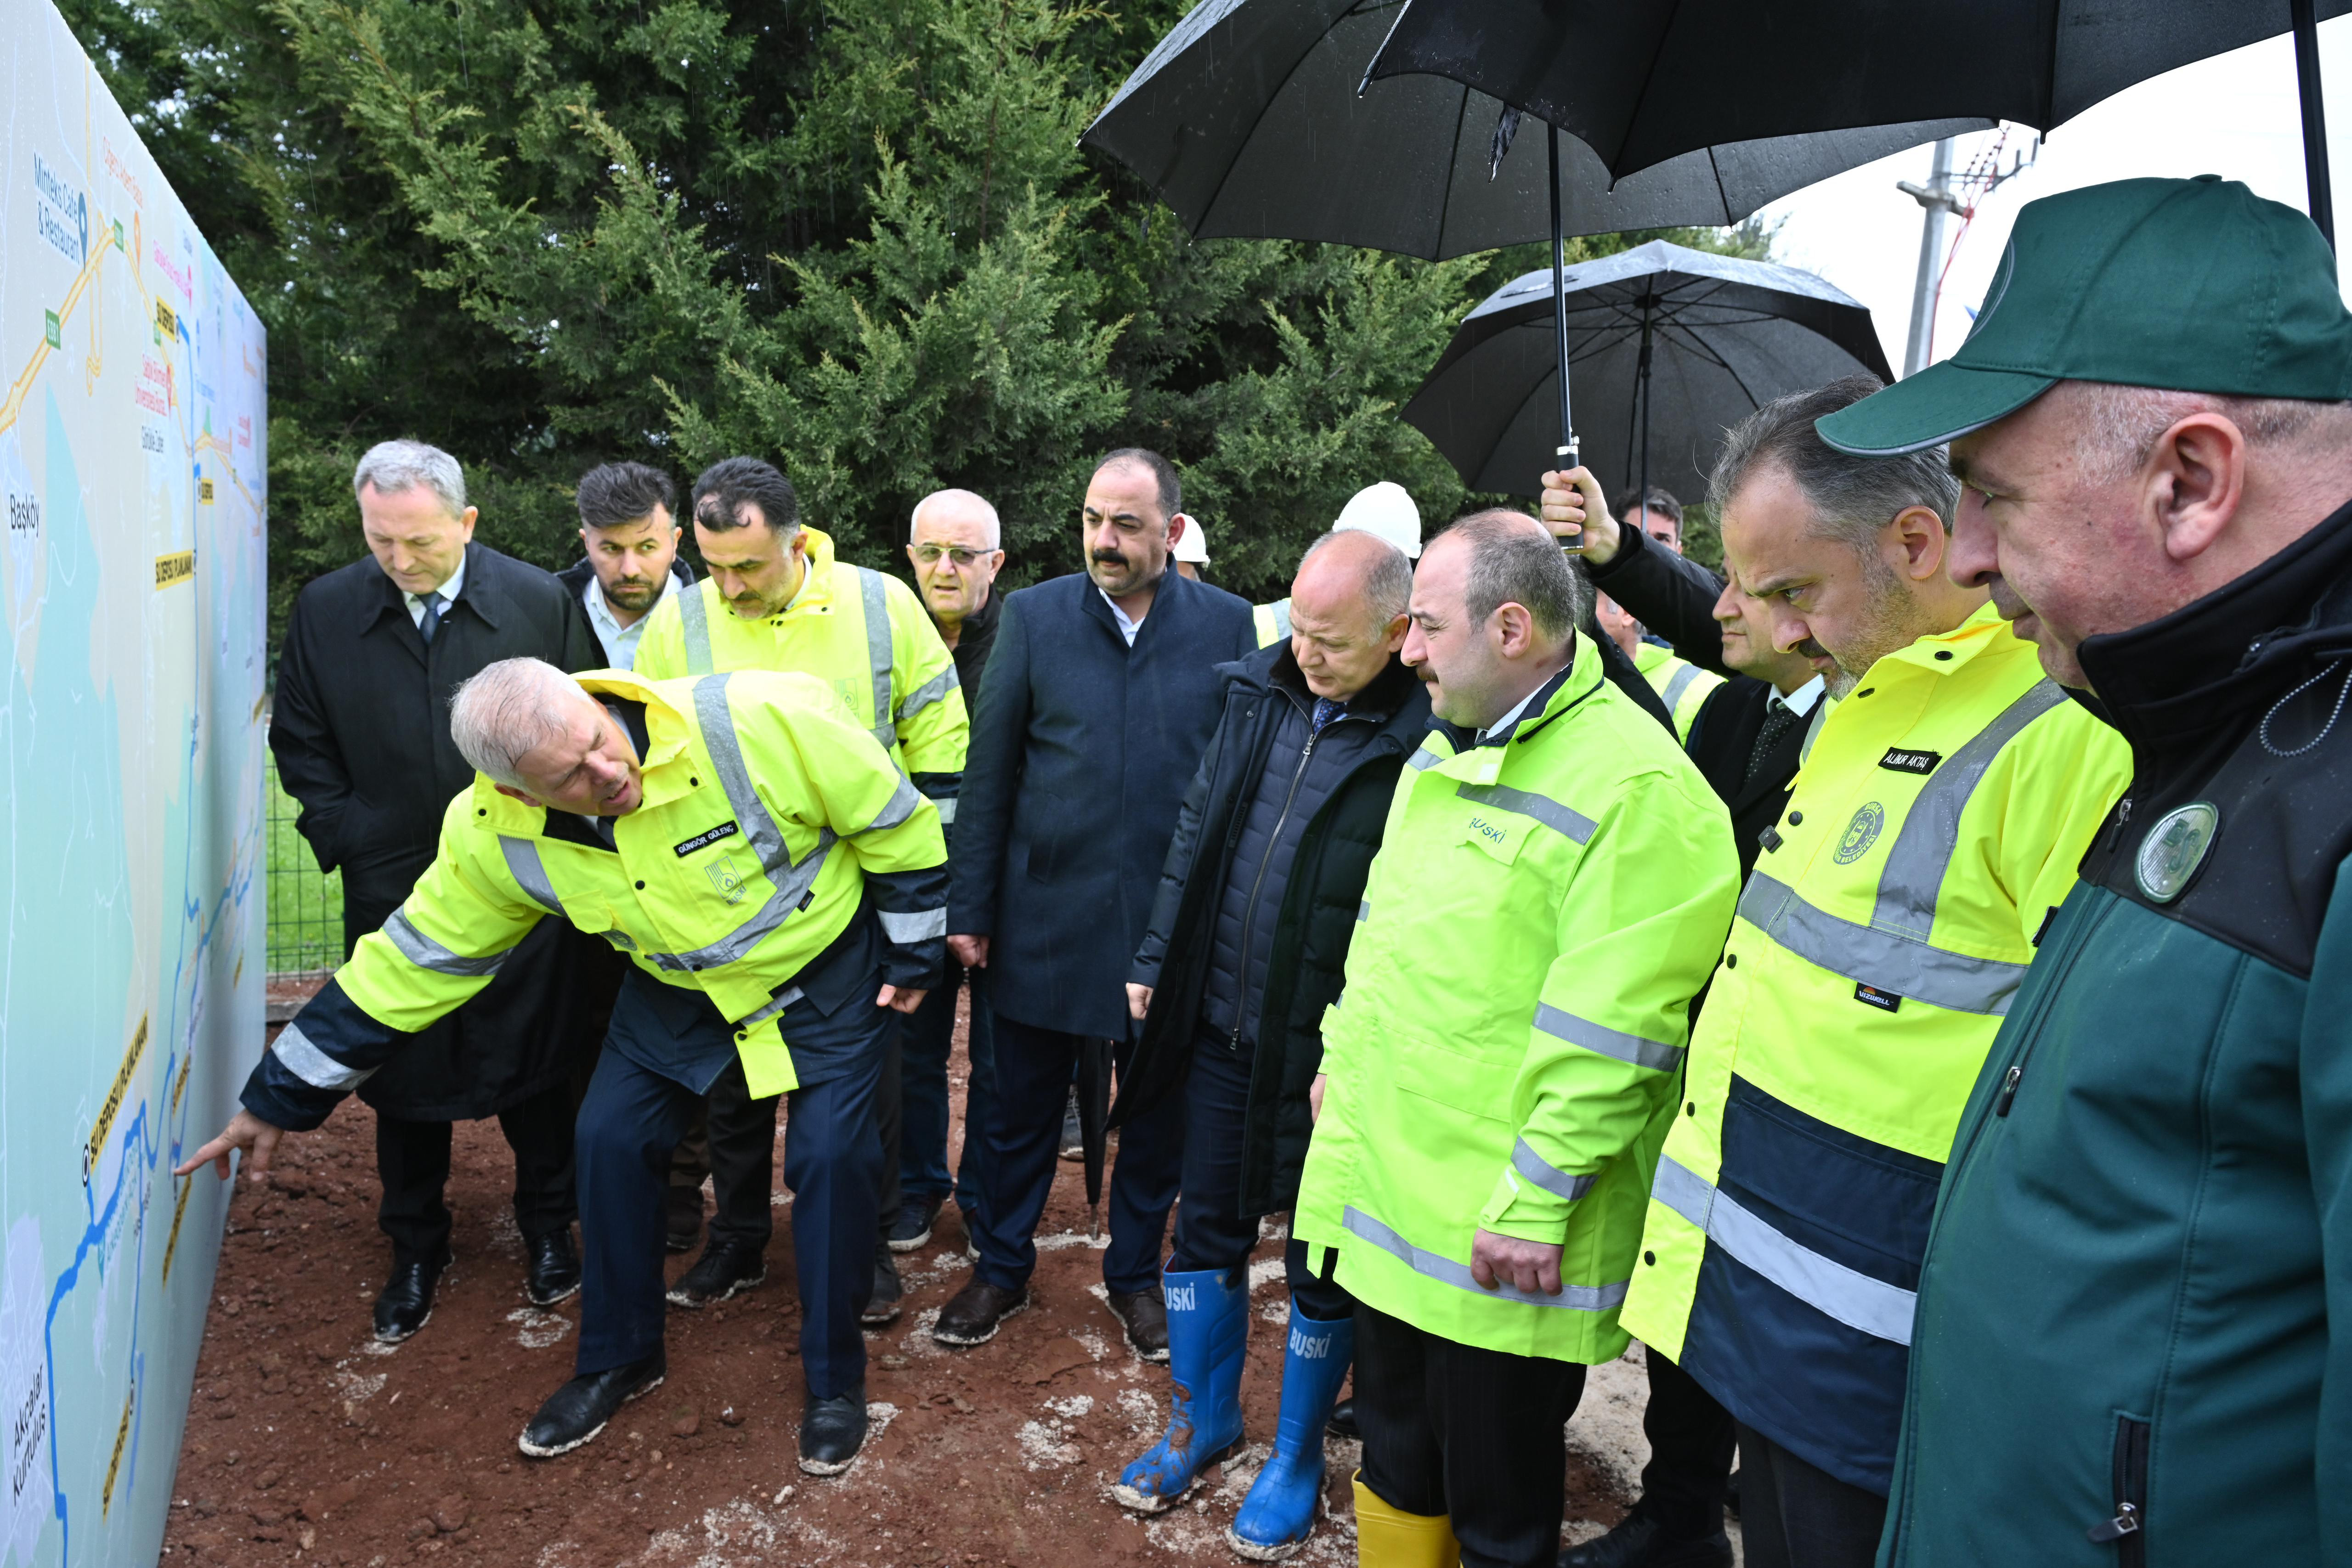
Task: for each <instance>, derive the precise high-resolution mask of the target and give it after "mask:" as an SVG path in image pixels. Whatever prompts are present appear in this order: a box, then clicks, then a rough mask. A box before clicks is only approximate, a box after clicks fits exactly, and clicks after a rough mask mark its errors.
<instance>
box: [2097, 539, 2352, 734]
mask: <svg viewBox="0 0 2352 1568" xmlns="http://www.w3.org/2000/svg"><path fill="white" fill-rule="evenodd" d="M2347 654H2352V504H2347V505H2346V506H2344V507H2339V508H2338V509H2337V510H2336V512H2335V513H2334V514H2332V515H2331V516H2330V517H2328V518H2327V519H2326V521H2325V522H2322V523H2321V524H2320V525H2319V526H2318V527H2317V528H2314V529H2312V530H2311V531H2310V532H2309V533H2307V534H2305V535H2304V536H2303V538H2299V539H2297V540H2295V541H2294V543H2293V544H2291V545H2289V546H2287V547H2286V549H2283V550H2281V551H2279V552H2278V554H2276V555H2274V556H2273V557H2271V558H2270V559H2268V560H2266V561H2264V562H2263V563H2262V564H2261V565H2260V566H2257V567H2255V568H2254V569H2253V570H2252V571H2249V572H2247V573H2245V574H2244V575H2243V576H2242V577H2240V578H2238V579H2237V580H2235V581H2232V582H2230V583H2226V584H2224V585H2223V586H2222V587H2221V588H2218V589H2216V590H2214V591H2212V592H2211V593H2209V594H2207V595H2206V596H2205V597H2204V598H2202V599H2200V600H2197V601H2194V602H2192V603H2189V604H2186V605H2183V606H2182V607H2181V608H2180V609H2179V610H2176V611H2174V612H2172V613H2171V614H2169V615H2166V616H2163V617H2161V618H2159V619H2158V620H2155V621H2151V622H2148V623H2147V624H2146V625H2145V626H2135V627H2133V628H2131V629H2130V630H2129V631H2126V632H2105V633H2103V634H2101V635H2099V636H2095V637H2087V638H2084V641H2083V645H2082V647H2081V649H2080V650H2079V654H2078V656H2079V657H2080V658H2081V660H2082V662H2083V669H2084V673H2085V674H2088V675H2089V676H2090V677H2091V682H2092V685H2095V687H2096V688H2097V693H2098V695H2097V702H2096V705H2095V710H2094V711H2097V712H2100V713H2101V716H2103V717H2105V719H2106V720H2107V722H2108V723H2110V724H2112V725H2114V726H2115V727H2116V728H2117V729H2119V730H2121V731H2122V732H2123V733H2124V736H2125V737H2126V738H2127V739H2128V740H2130V741H2131V743H2132V746H2133V747H2134V749H2135V750H2145V749H2147V748H2150V747H2153V748H2155V749H2158V750H2161V749H2164V748H2166V747H2168V745H2172V744H2179V743H2189V744H2194V743H2195V742H2196V741H2197V740H2198V739H2199V738H2200V737H2204V736H2207V735H2210V733H2212V732H2213V731H2216V730H2221V729H2227V728H2231V727H2242V726H2244V725H2246V724H2248V723H2250V722H2255V721H2256V717H2257V714H2258V712H2259V710H2260V709H2261V708H2262V707H2263V706H2264V705H2267V704H2270V703H2272V702H2274V701H2275V700H2276V699H2277V698H2278V697H2280V696H2281V695H2284V694H2285V693H2286V691H2288V690H2289V689H2290V688H2291V687H2293V686H2294V685H2295V684H2296V683H2297V682H2299V681H2302V680H2305V679H2307V678H2308V677H2309V676H2310V674H2311V673H2312V671H2313V669H2314V667H2315V665H2318V664H2326V663H2330V662H2333V661H2334V660H2336V659H2340V658H2343V657H2345V656H2346V655H2347ZM2085 706H2092V705H2087V704H2086V705H2085Z"/></svg>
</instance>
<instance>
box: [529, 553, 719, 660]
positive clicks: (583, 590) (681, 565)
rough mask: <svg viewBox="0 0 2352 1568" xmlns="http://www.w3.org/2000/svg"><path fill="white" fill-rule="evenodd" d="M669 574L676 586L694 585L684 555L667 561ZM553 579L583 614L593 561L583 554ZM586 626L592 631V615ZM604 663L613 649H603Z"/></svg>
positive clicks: (593, 620) (692, 571)
mask: <svg viewBox="0 0 2352 1568" xmlns="http://www.w3.org/2000/svg"><path fill="white" fill-rule="evenodd" d="M669 574H670V575H671V576H672V577H674V578H676V579H677V580H678V586H680V587H681V588H692V587H693V586H694V581H695V579H694V568H692V567H690V566H688V565H687V564H686V557H685V556H683V555H679V556H676V557H673V558H672V559H671V560H670V563H669ZM555 580H556V581H558V582H560V583H562V584H563V588H564V591H565V592H567V593H569V594H571V595H572V598H573V599H575V600H577V601H579V603H580V609H581V612H582V613H583V614H586V613H587V609H588V585H589V584H590V583H592V582H593V581H595V580H596V567H595V563H594V562H593V561H591V560H590V559H588V558H587V557H586V556H584V555H583V556H582V557H581V558H580V559H578V560H575V561H573V562H572V564H571V565H570V566H567V567H565V568H564V569H563V570H562V571H559V572H557V573H556V574H555ZM646 613H647V614H649V615H650V614H651V613H653V612H651V611H647V612H646ZM588 626H589V630H590V632H592V633H593V632H594V630H595V626H596V621H595V618H594V617H593V616H590V617H589V621H588ZM599 641H602V639H599ZM612 662H613V650H611V649H610V648H606V649H604V663H605V664H608V665H609V664H612Z"/></svg>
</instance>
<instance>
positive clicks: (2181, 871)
mask: <svg viewBox="0 0 2352 1568" xmlns="http://www.w3.org/2000/svg"><path fill="white" fill-rule="evenodd" d="M2220 829H2221V812H2220V811H2219V810H2215V809H2214V807H2213V806H2212V804H2211V803H2210V801H2205V800H2197V801H2193V802H2191V803H2190V804H2189V805H2186V806H2182V807H2180V808H2179V810H2171V811H2167V812H2166V813H2165V814H2164V815H2163V816H2161V817H2158V819H2157V821H2156V826H2154V827H2152V828H2150V829H2148V831H2147V837H2146V838H2144V839H2142V840H2141V841H2140V842H2139V854H2138V856H2137V860H2136V862H2135V863H2134V865H2133V868H2132V869H2133V870H2134V872H2135V873H2137V875H2138V878H2139V890H2140V891H2141V892H2142V893H2144V894H2147V895H2148V896H2149V897H2150V898H2152V899H2154V900H2156V902H2157V903H2158V904H2170V903H2171V902H2172V901H2173V900H2174V899H2176V898H2179V896H2180V894H2181V892H2182V890H2184V889H2185V888H2187V887H2188V885H2189V878H2190V877H2193V876H2195V875H2196V874H2197V868H2198V867H2199V866H2200V865H2202V864H2204V863H2205V852H2206V851H2207V850H2209V849H2211V848H2212V847H2213V835H2214V834H2215V833H2216V832H2217V831H2220Z"/></svg>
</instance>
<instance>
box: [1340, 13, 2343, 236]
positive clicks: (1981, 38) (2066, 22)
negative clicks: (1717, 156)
mask: <svg viewBox="0 0 2352 1568" xmlns="http://www.w3.org/2000/svg"><path fill="white" fill-rule="evenodd" d="M2347 11H2352V0H1904V3H1903V4H1901V5H1888V4H1887V3H1886V0H1807V4H1805V5H1758V4H1757V3H1756V0H1411V4H1410V5H1409V6H1408V8H1407V9H1406V11H1405V12H1404V14H1403V15H1402V16H1401V17H1399V18H1398V20H1397V25H1396V27H1395V29H1394V31H1393V33H1392V34H1391V36H1390V37H1389V39H1388V41H1387V42H1386V43H1385V44H1384V45H1383V46H1382V47H1381V53H1380V57H1379V58H1378V59H1377V60H1375V61H1374V62H1373V63H1372V66H1371V69H1370V75H1371V77H1372V78H1375V79H1379V78H1387V77H1391V76H1394V77H1399V78H1406V77H1408V76H1409V75H1410V74H1411V73H1433V74H1435V75H1438V76H1443V77H1448V78H1453V79H1454V80H1455V81H1458V82H1461V83H1463V84H1464V85H1465V86H1467V87H1470V88H1474V89H1477V90H1479V91H1482V92H1486V93H1489V94H1492V95H1493V96H1495V97H1496V98H1497V99H1501V100H1502V101H1504V102H1506V103H1510V104H1514V105H1516V106H1517V107H1518V108H1520V109H1522V110H1526V111H1527V112H1528V113H1529V114H1532V115H1536V116H1538V117H1539V118H1541V119H1543V120H1548V121H1549V122H1550V123H1551V124H1554V125H1557V126H1559V128H1560V129H1561V130H1563V131H1568V132H1569V133H1570V134H1571V135H1573V136H1575V137H1576V138H1578V139H1579V140H1580V141H1583V142H1584V143H1585V144H1587V145H1588V146H1590V147H1591V149H1592V150H1593V152H1596V153H1597V154H1598V155H1599V157H1600V160H1601V162H1602V163H1603V164H1604V165H1606V166H1607V168H1608V170H1609V172H1611V173H1612V174H1614V175H1615V176H1617V177H1618V178H1619V179H1628V178H1635V177H1638V176H1639V175H1640V173H1641V172H1642V171H1643V170H1645V169H1650V168H1654V167H1660V166H1664V165H1665V164H1667V163H1669V162H1672V161H1674V160H1675V159H1678V158H1681V157H1684V156H1686V155H1687V154H1689V153H1690V152H1692V151H1693V150H1694V149H1696V148H1700V147H1706V146H1712V145H1719V144H1721V143H1724V142H1732V141H1753V140H1755V139H1757V138H1759V137H1769V136H1787V135H1793V134H1798V133H1801V132H1808V131H1814V132H1819V131H1842V130H1847V129H1851V128H1853V127H1858V126H1866V125H1882V124H1892V123H1896V122H1899V121H1903V120H1918V119H1920V118H1922V117H1925V116H1934V115H1987V116H1991V117H1993V118H1996V119H2000V120H2015V121H2018V122H2019V123H2021V124H2024V125H2031V126H2032V127H2034V128H2035V129H2037V130H2040V131H2048V130H2049V129H2051V128H2052V127H2053V126H2055V125H2058V124H2061V123H2063V121H2065V120H2070V119H2072V118H2073V117H2074V116H2075V115H2077V114H2080V113H2081V112H2082V111H2083V110H2085V109H2088V108H2089V107H2090V106H2091V105H2093V104H2095V103H2096V102H2098V101H2099V100H2100V99H2104V98H2106V97H2108V96H2109V95H2111V94H2113V93H2116V92H2118V91H2120V90H2122V89H2124V88H2126V87H2129V86H2131V85H2132V84H2133V83H2134V82H2137V81H2143V80H2145V79H2147V78H2149V77H2152V76H2156V75H2158V74H2159V73H2161V72H2164V71H2168V70H2170V69H2172V68H2174V67H2176V66H2183V65H2187V64H2188V63H2189V62H2190V61H2192V60H2199V59H2203V58H2205V57H2207V56H2209V55H2218V54H2221V53H2222V52H2224V51H2225V50H2229V49H2234V48H2238V47H2242V46H2243V45H2246V44H2252V43H2255V42H2258V41H2259V40H2261V39H2263V38H2268V37H2275V36H2277V35H2278V34H2280V33H2284V32H2287V31H2289V30H2290V29H2291V30H2292V31H2293V32H2294V35H2295V57H2296V63H2297V75H2298V77H2299V78H2300V81H2301V86H2302V97H2303V110H2304V117H2303V123H2304V164H2305V172H2306V173H2307V175H2308V178H2309V181H2310V191H2311V215H2312V219H2313V221H2314V222H2315V223H2317V224H2318V225H2319V227H2320V230H2321V232H2322V233H2324V234H2326V235H2329V236H2330V240H2331V243H2332V241H2333V236H2334V228H2333V221H2332V214H2331V212H2330V206H2331V202H2330V196H2329V190H2328V179H2327V143H2326V132H2325V128H2324V125H2323V123H2322V115H2321V100H2320V85H2319V45H2318V31H2317V27H2318V21H2319V18H2321V17H2323V16H2341V15H2343V14H2344V13H2345V12H2347Z"/></svg>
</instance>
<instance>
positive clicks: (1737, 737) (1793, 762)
mask: <svg viewBox="0 0 2352 1568" xmlns="http://www.w3.org/2000/svg"><path fill="white" fill-rule="evenodd" d="M1587 570H1589V571H1591V574H1592V580H1593V582H1594V584H1595V585H1596V586H1598V587H1599V588H1600V590H1601V592H1603V593H1605V594H1607V595H1608V596H1609V597H1610V598H1612V599H1613V600H1615V601H1617V602H1618V603H1620V604H1622V605H1623V606H1624V607H1625V609H1626V611H1627V612H1628V613H1630V614H1632V615H1633V617H1634V619H1636V620H1638V621H1639V622H1642V624H1643V625H1644V626H1646V627H1648V628H1649V629H1650V630H1651V631H1653V632H1656V633H1657V634H1658V635H1660V636H1662V637H1664V639H1665V640H1666V641H1667V642H1668V643H1670V644H1672V645H1673V647H1674V650H1675V653H1678V654H1680V655H1681V656H1682V657H1684V658H1685V659H1688V660H1689V661H1690V662H1691V663H1692V664H1696V665H1698V666H1700V667H1701V668H1702V669H1707V670H1712V671H1714V672H1715V673H1716V674H1718V675H1725V676H1728V677H1729V679H1728V680H1727V681H1726V682H1725V684H1724V685H1720V686H1718V687H1717V688H1716V690H1715V694H1714V695H1711V696H1709V697H1708V698H1707V699H1706V704H1705V706H1702V707H1701V708H1700V709H1699V710H1698V717H1697V718H1696V720H1695V721H1693V723H1692V725H1691V732H1690V738H1689V739H1688V740H1687V741H1686V742H1685V743H1684V747H1683V749H1684V750H1685V752H1687V753H1688V754H1689V756H1690V759H1691V760H1692V761H1693V762H1695V763H1696V764H1697V765H1698V770H1699V771H1700V772H1701V773H1703V774H1705V775H1706V781H1707V783H1708V784H1709V785H1711V786H1713V788H1714V789H1715V792H1716V794H1717V795H1718V796H1719V797H1721V798H1722V800H1723V803H1724V805H1725V806H1726V807H1727V808H1728V809H1729V810H1730V812H1731V835H1732V838H1733V840H1734V841H1735V842H1736V843H1737V844H1738V848H1739V874H1740V876H1741V877H1742V878H1743V879H1744V878H1746V876H1747V875H1748V873H1749V872H1751V871H1753V870H1754V869H1755V868H1756V856H1757V852H1758V849H1759V835H1761V834H1762V832H1763V831H1764V830H1765V829H1766V828H1769V827H1770V826H1771V825H1772V823H1773V821H1775V820H1776V819H1778V818H1779V816H1780V812H1781V810H1782V809H1783V808H1784V807H1786V806H1787V805H1788V803H1789V791H1790V786H1791V785H1792V784H1793V783H1794V782H1795V780H1796V777H1797V761H1798V755H1799V753H1800V752H1801V750H1802V748H1803V747H1804V743H1805V726H1803V725H1798V726H1796V727H1794V728H1792V729H1790V731H1789V732H1788V733H1787V734H1786V735H1784V736H1782V737H1780V742H1779V743H1778V744H1777V745H1775V746H1774V747H1772V752H1771V755H1770V756H1769V757H1768V758H1766V759H1765V765H1764V767H1763V768H1762V769H1761V770H1760V771H1759V773H1758V774H1757V775H1756V779H1755V781H1754V782H1753V783H1750V782H1749V781H1748V758H1749V757H1750V756H1751V755H1752V754H1753V753H1754V751H1755V749H1756V736H1757V732H1758V731H1759V730H1760V729H1762V728H1763V727H1764V713H1765V708H1766V705H1767V704H1769V702H1770V700H1771V697H1772V687H1771V686H1770V685H1769V683H1767V682H1764V681H1759V680H1758V679H1757V678H1756V677H1755V676H1753V675H1743V674H1738V672H1737V671H1734V670H1732V669H1730V668H1728V667H1727V666H1726V665H1725V664H1724V662H1723V629H1722V628H1721V627H1720V626H1717V624H1716V621H1715V615H1714V610H1715V601H1716V600H1717V597H1718V596H1720V595H1721V593H1722V592H1723V584H1722V583H1721V582H1719V581H1717V580H1716V576H1715V574H1714V573H1713V572H1711V571H1709V570H1706V568H1705V567H1703V566H1701V565H1699V564H1698V562H1696V561H1695V560H1690V559H1685V557H1682V556H1679V555H1676V554H1675V552H1674V551H1672V550H1670V549H1661V548H1660V547H1659V546H1658V544H1657V543H1656V542H1655V541H1654V540H1653V539H1651V538H1649V537H1648V536H1647V535H1645V534H1643V533H1642V532H1640V531H1639V530H1637V529H1633V528H1628V529H1626V530H1625V531H1624V535H1623V542H1622V544H1621V545H1620V546H1619V547H1618V551H1617V554H1616V555H1615V557H1613V558H1612V559H1611V560H1610V562H1609V564H1608V565H1606V566H1598V567H1596V566H1591V564H1590V563H1587Z"/></svg>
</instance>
